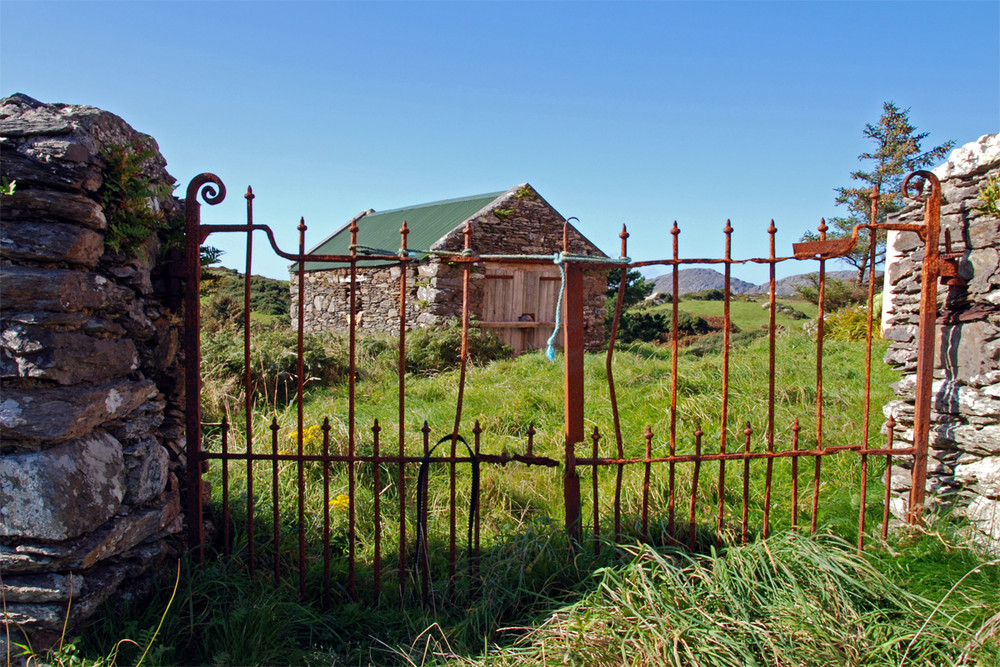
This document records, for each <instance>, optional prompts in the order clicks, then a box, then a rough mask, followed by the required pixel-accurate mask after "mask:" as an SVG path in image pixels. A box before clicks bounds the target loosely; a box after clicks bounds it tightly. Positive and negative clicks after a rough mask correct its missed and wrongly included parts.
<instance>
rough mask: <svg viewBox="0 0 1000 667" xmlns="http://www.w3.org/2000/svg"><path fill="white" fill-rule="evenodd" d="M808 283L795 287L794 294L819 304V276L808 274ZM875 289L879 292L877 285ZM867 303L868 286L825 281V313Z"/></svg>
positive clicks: (828, 279) (842, 281)
mask: <svg viewBox="0 0 1000 667" xmlns="http://www.w3.org/2000/svg"><path fill="white" fill-rule="evenodd" d="M806 279H807V280H808V281H809V282H808V283H805V284H802V285H796V286H795V293H796V294H798V295H799V296H800V297H802V298H803V299H805V300H806V301H808V302H809V303H816V304H818V303H819V276H818V275H817V274H815V273H810V274H809V275H807V276H806ZM875 289H877V290H880V289H881V288H880V286H879V285H878V283H876V285H875ZM867 302H868V286H867V285H859V284H857V283H854V282H847V281H844V280H837V279H836V278H827V279H826V289H825V291H824V293H823V307H824V309H826V311H827V312H833V311H835V310H839V309H840V308H843V307H844V306H850V305H853V304H859V303H867Z"/></svg>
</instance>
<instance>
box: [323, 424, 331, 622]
mask: <svg viewBox="0 0 1000 667" xmlns="http://www.w3.org/2000/svg"><path fill="white" fill-rule="evenodd" d="M323 608H324V609H329V608H330V418H329V417H324V418H323Z"/></svg>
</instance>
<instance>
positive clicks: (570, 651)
mask: <svg viewBox="0 0 1000 667" xmlns="http://www.w3.org/2000/svg"><path fill="white" fill-rule="evenodd" d="M626 552H627V553H628V554H629V555H630V556H631V560H630V561H629V562H628V564H626V565H624V566H621V567H612V568H604V569H602V570H600V571H599V572H598V573H597V576H598V577H599V580H600V584H599V586H598V588H597V590H595V591H593V592H592V593H590V594H588V595H586V596H585V597H584V598H583V599H581V600H580V601H578V602H575V603H573V604H572V605H569V606H567V607H564V608H562V609H560V610H558V611H556V612H554V613H553V614H552V615H551V616H549V617H548V619H546V621H545V622H544V623H543V624H541V625H540V626H538V627H536V628H533V629H531V630H530V631H528V632H527V633H526V634H525V635H524V636H523V637H521V638H520V639H519V640H518V642H517V643H516V644H515V645H514V646H510V647H506V648H503V649H499V650H497V651H496V652H495V654H494V655H493V656H491V660H490V663H491V664H524V663H530V664H571V665H623V664H627V665H677V666H682V665H683V666H691V667H695V666H700V665H713V666H715V665H733V666H742V665H789V666H791V665H902V664H912V665H928V664H960V663H961V664H982V665H986V664H995V663H993V662H991V661H993V660H995V659H996V658H998V657H1000V643H998V642H997V641H996V639H995V637H994V640H993V641H992V642H991V645H990V646H989V647H987V648H984V647H983V646H981V645H979V644H978V643H977V639H976V634H977V631H978V629H979V627H978V626H976V625H974V624H968V623H963V622H962V620H961V619H958V618H956V617H954V616H952V617H948V615H947V614H945V615H942V616H937V617H935V616H933V612H934V609H935V605H934V603H933V601H932V600H929V599H926V598H923V597H920V596H918V595H915V594H913V593H911V592H908V591H906V590H904V589H903V588H901V587H900V586H898V585H896V584H895V583H894V582H893V581H891V580H890V579H889V578H888V577H887V576H886V575H885V574H884V573H883V572H881V571H880V570H879V569H877V568H876V567H875V566H873V564H872V563H871V562H869V561H867V560H866V559H864V558H863V557H861V556H859V555H858V554H856V553H855V551H854V550H853V549H852V548H851V546H850V545H848V544H846V543H843V542H840V541H839V540H837V539H836V538H832V537H823V538H815V539H803V538H802V537H801V536H798V535H794V534H790V533H786V534H783V535H779V536H774V537H772V538H771V539H770V540H767V541H761V542H756V543H753V544H749V545H746V546H742V547H736V548H732V549H729V550H728V551H726V552H725V553H724V554H715V553H713V554H712V555H710V556H694V555H690V554H687V553H683V552H663V551H658V550H655V549H653V548H651V547H649V546H636V547H631V548H627V549H626ZM993 579H994V580H995V579H996V577H995V576H994V577H993ZM970 649H972V650H970ZM973 651H974V654H973Z"/></svg>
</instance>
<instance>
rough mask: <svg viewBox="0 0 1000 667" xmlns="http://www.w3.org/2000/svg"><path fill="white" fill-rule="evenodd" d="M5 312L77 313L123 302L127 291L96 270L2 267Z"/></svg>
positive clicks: (0, 283)
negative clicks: (91, 271) (92, 271)
mask: <svg viewBox="0 0 1000 667" xmlns="http://www.w3.org/2000/svg"><path fill="white" fill-rule="evenodd" d="M0 286H2V290H3V309H4V310H5V311H29V312H31V311H50V312H77V311H81V310H91V309H100V308H107V307H110V306H115V305H118V304H124V303H125V302H126V300H127V299H128V296H129V295H128V290H126V289H124V288H122V287H118V286H116V285H114V284H112V283H111V281H109V280H108V279H107V278H105V277H104V276H102V275H99V274H97V273H90V272H87V271H72V270H68V269H48V268H38V267H31V266H5V267H4V270H3V273H2V274H0Z"/></svg>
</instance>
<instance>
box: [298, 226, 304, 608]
mask: <svg viewBox="0 0 1000 667" xmlns="http://www.w3.org/2000/svg"><path fill="white" fill-rule="evenodd" d="M298 229H299V271H298V273H299V275H298V279H299V307H298V313H297V317H298V327H297V328H298V337H297V340H296V346H297V348H296V370H295V373H296V378H295V397H296V401H295V402H296V403H297V405H296V406H295V407H296V410H295V422H296V424H297V425H298V432H297V433H296V434H295V444H296V446H297V451H298V461H297V465H296V468H297V470H298V475H299V479H298V481H299V485H298V494H299V501H298V506H299V597H303V598H304V597H305V596H306V464H305V461H304V460H303V459H302V457H303V455H304V454H305V451H304V449H305V420H304V418H303V416H304V413H303V409H304V406H303V403H305V362H304V360H303V359H302V355H303V351H304V348H305V323H306V315H305V313H306V300H305V294H306V293H305V285H306V262H305V254H306V219H305V218H301V219H300V220H299V228H298Z"/></svg>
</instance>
